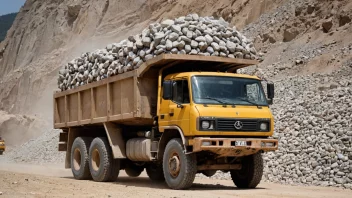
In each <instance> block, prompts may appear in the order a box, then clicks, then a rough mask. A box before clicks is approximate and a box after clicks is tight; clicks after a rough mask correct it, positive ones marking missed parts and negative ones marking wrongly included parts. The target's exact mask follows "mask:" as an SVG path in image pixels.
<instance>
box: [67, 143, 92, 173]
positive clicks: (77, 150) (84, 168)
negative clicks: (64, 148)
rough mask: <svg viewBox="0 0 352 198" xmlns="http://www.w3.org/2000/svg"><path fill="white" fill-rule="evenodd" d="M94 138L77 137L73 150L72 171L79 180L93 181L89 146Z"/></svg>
mask: <svg viewBox="0 0 352 198" xmlns="http://www.w3.org/2000/svg"><path fill="white" fill-rule="evenodd" d="M92 139H93V138H90V137H77V138H76V139H75V140H74V141H73V144H72V148H71V170H72V174H73V177H74V178H75V179H78V180H84V179H91V178H92V177H91V175H90V172H89V154H88V151H89V146H90V143H91V142H92Z"/></svg>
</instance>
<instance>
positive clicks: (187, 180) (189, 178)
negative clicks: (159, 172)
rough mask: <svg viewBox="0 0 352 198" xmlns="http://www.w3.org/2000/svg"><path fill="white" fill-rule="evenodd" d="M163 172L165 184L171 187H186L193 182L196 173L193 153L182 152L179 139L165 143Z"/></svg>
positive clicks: (177, 188)
mask: <svg viewBox="0 0 352 198" xmlns="http://www.w3.org/2000/svg"><path fill="white" fill-rule="evenodd" d="M163 172H164V177H165V181H166V183H167V185H168V186H169V187H170V188H172V189H176V190H179V189H187V188H190V187H191V186H192V184H193V181H194V178H195V176H196V173H197V159H196V156H195V154H188V155H186V154H185V153H184V149H183V144H182V141H181V139H179V138H175V139H172V140H170V141H169V143H167V145H166V148H165V152H164V156H163Z"/></svg>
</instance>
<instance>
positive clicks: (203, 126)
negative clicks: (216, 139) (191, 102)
mask: <svg viewBox="0 0 352 198" xmlns="http://www.w3.org/2000/svg"><path fill="white" fill-rule="evenodd" d="M209 127H210V122H209V121H202V129H209Z"/></svg>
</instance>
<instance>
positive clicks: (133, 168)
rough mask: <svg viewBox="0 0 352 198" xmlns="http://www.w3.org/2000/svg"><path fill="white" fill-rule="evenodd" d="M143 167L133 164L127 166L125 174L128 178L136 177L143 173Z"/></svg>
mask: <svg viewBox="0 0 352 198" xmlns="http://www.w3.org/2000/svg"><path fill="white" fill-rule="evenodd" d="M143 170H144V167H143V166H137V165H135V164H129V165H128V167H126V168H125V172H126V174H127V175H128V176H130V177H138V176H139V175H141V173H142V172H143Z"/></svg>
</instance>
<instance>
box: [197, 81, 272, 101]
mask: <svg viewBox="0 0 352 198" xmlns="http://www.w3.org/2000/svg"><path fill="white" fill-rule="evenodd" d="M192 95H193V101H194V102H195V103H197V104H232V105H258V106H267V105H268V103H267V100H266V97H265V94H264V92H263V87H262V85H261V83H260V81H259V80H256V79H249V78H237V77H219V76H193V77H192Z"/></svg>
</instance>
